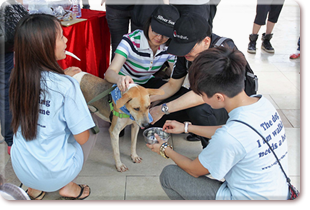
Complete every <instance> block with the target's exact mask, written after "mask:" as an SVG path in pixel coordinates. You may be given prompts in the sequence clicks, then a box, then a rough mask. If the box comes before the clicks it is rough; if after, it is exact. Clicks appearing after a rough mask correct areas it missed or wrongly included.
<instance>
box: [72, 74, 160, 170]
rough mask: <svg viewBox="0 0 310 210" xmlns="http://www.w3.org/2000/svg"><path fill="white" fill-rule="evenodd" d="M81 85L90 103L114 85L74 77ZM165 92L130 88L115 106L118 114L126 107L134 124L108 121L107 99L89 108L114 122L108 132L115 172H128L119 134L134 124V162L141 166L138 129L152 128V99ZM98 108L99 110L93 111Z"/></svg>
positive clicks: (115, 119)
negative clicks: (150, 115)
mask: <svg viewBox="0 0 310 210" xmlns="http://www.w3.org/2000/svg"><path fill="white" fill-rule="evenodd" d="M73 78H75V79H76V80H77V81H78V82H79V83H80V87H81V90H82V93H83V95H84V97H85V100H86V102H89V101H90V100H92V99H93V98H94V97H96V96H97V95H99V94H100V93H102V92H103V91H105V90H107V89H109V88H110V87H111V86H112V84H111V83H109V82H107V81H106V80H104V79H101V78H99V77H96V76H94V75H91V74H88V73H85V72H80V73H78V74H76V75H74V76H73ZM163 94H164V91H163V90H159V89H146V88H144V87H142V86H139V85H131V87H130V88H128V90H127V91H126V92H124V93H122V97H121V98H120V99H119V100H118V101H117V102H116V105H115V104H114V102H113V105H114V109H115V111H117V112H119V113H123V112H122V111H121V110H120V108H121V107H122V106H124V105H125V106H126V108H127V109H128V110H129V112H130V114H131V115H132V116H133V118H134V119H135V121H133V120H131V119H130V118H119V117H116V116H113V118H112V122H111V121H110V119H109V116H110V107H109V103H108V96H105V97H103V98H102V99H100V100H98V101H96V102H94V103H92V104H91V105H93V106H89V108H90V109H91V111H92V112H94V111H95V110H96V108H97V109H98V111H97V112H95V114H96V115H97V116H99V117H100V118H101V119H103V120H105V121H107V122H111V126H110V128H109V132H110V138H111V145H112V149H113V152H114V159H115V164H116V169H117V170H118V171H120V172H124V171H127V170H128V168H127V167H126V166H125V165H124V164H123V163H122V162H121V159H120V152H119V133H120V132H121V131H122V130H123V129H124V128H125V127H126V126H127V125H130V124H131V159H132V160H133V162H135V163H140V162H141V160H142V158H140V157H139V156H138V155H137V152H136V144H137V136H138V132H139V127H147V126H148V125H149V124H150V121H149V117H148V114H149V108H150V97H149V96H150V95H163ZM94 107H96V108H94Z"/></svg>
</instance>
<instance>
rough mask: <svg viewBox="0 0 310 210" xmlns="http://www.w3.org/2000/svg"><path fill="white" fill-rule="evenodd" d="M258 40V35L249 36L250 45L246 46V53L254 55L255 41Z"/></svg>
mask: <svg viewBox="0 0 310 210" xmlns="http://www.w3.org/2000/svg"><path fill="white" fill-rule="evenodd" d="M257 38H258V34H250V36H249V39H250V43H249V45H248V53H251V54H255V53H256V41H257Z"/></svg>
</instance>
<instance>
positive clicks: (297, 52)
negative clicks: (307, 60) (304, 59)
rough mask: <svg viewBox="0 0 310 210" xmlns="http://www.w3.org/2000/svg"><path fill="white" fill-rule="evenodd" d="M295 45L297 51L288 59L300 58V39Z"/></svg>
mask: <svg viewBox="0 0 310 210" xmlns="http://www.w3.org/2000/svg"><path fill="white" fill-rule="evenodd" d="M297 45H298V48H297V51H296V52H295V53H294V54H292V55H290V59H297V58H299V57H300V37H299V39H298V42H297Z"/></svg>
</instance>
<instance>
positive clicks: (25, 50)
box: [10, 14, 96, 200]
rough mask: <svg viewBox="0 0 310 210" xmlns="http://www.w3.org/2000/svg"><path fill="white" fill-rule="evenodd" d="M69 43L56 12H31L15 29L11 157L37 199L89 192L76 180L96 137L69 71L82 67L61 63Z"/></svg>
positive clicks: (22, 179) (78, 87) (82, 98)
mask: <svg viewBox="0 0 310 210" xmlns="http://www.w3.org/2000/svg"><path fill="white" fill-rule="evenodd" d="M67 41H68V40H67V38H66V37H65V36H64V35H63V31H62V28H61V24H60V21H59V20H58V19H57V18H56V17H54V16H50V15H44V14H33V15H30V16H28V17H25V18H23V19H22V20H21V21H20V22H19V24H18V26H17V28H16V35H15V67H14V69H13V70H12V74H11V85H10V103H11V109H12V114H13V119H12V129H13V132H14V134H15V135H14V144H13V146H12V151H11V159H12V165H13V169H14V172H15V174H16V175H17V177H18V178H19V180H20V181H21V182H22V183H23V184H25V185H26V186H28V187H29V188H28V194H29V196H30V197H32V198H33V199H37V200H38V199H42V198H43V197H44V195H45V192H53V191H57V190H59V194H60V195H61V196H63V197H68V198H71V199H85V198H86V197H88V196H89V194H90V188H89V186H87V185H77V184H76V183H74V182H73V180H74V179H75V178H76V177H77V176H78V174H79V173H80V171H81V170H82V166H83V163H84V161H85V159H86V158H87V156H88V154H89V152H90V150H91V148H92V146H93V145H94V143H95V140H96V135H93V134H92V133H91V132H89V129H90V128H92V127H93V126H94V125H95V124H94V121H93V119H92V116H91V115H90V113H89V111H88V108H87V105H86V102H85V99H84V97H83V95H82V92H81V89H80V86H79V84H78V82H77V81H75V80H74V79H73V78H71V77H70V76H67V75H65V72H66V73H67V72H68V73H69V72H70V71H71V72H73V71H81V70H80V69H79V68H77V67H70V68H68V69H66V70H65V71H64V70H63V69H62V68H61V67H60V66H59V65H58V63H57V60H61V59H64V58H66V54H65V49H66V47H67V45H66V43H67ZM76 113H79V114H76ZM81 145H82V146H81Z"/></svg>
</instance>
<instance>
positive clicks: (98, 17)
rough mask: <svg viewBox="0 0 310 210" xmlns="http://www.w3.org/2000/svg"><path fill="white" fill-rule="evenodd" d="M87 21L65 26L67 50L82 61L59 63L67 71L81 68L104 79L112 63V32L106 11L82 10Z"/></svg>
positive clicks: (68, 60) (66, 60)
mask: <svg viewBox="0 0 310 210" xmlns="http://www.w3.org/2000/svg"><path fill="white" fill-rule="evenodd" d="M81 18H84V19H87V20H86V21H83V22H79V23H76V24H74V25H71V26H68V27H66V26H63V27H62V29H63V34H64V36H65V37H67V39H68V42H67V49H66V50H68V51H70V52H72V53H74V54H75V55H76V56H77V57H79V58H80V59H81V61H78V60H76V59H75V58H72V57H71V56H68V55H67V57H66V59H64V60H61V61H58V63H59V65H60V66H61V67H62V68H63V69H66V68H68V67H70V66H77V67H80V68H81V69H82V70H83V71H86V72H88V73H90V74H93V75H95V76H99V77H101V78H103V77H104V73H105V72H106V70H107V68H108V67H109V62H110V31H109V28H108V23H107V20H106V13H105V12H104V11H96V10H89V9H82V17H81Z"/></svg>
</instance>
